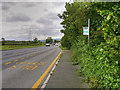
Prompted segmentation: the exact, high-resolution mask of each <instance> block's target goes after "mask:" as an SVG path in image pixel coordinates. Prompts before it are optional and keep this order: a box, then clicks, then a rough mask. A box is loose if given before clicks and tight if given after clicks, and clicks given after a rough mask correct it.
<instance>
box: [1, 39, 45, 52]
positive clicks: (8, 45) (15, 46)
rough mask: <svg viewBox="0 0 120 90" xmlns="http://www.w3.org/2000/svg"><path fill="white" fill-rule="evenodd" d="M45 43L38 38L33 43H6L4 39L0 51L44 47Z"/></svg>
mask: <svg viewBox="0 0 120 90" xmlns="http://www.w3.org/2000/svg"><path fill="white" fill-rule="evenodd" d="M44 45H45V42H41V41H40V40H38V39H37V38H35V39H34V40H33V41H6V40H5V39H4V38H2V42H1V44H0V50H2V51H4V50H14V49H23V48H33V47H40V46H44Z"/></svg>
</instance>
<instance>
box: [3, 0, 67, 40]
mask: <svg viewBox="0 0 120 90" xmlns="http://www.w3.org/2000/svg"><path fill="white" fill-rule="evenodd" d="M63 11H65V2H2V37H4V38H5V39H6V40H29V39H30V38H32V39H33V38H35V37H37V38H38V39H39V40H43V39H46V38H47V37H52V38H61V37H62V36H63V34H61V33H60V30H61V29H62V26H61V25H60V22H61V21H62V20H61V19H59V18H58V16H57V14H58V13H60V14H61V13H62V12H63ZM30 33H31V34H30ZM30 35H31V36H30Z"/></svg>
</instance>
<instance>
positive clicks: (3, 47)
mask: <svg viewBox="0 0 120 90" xmlns="http://www.w3.org/2000/svg"><path fill="white" fill-rule="evenodd" d="M40 46H44V45H0V51H5V50H15V49H23V48H33V47H40Z"/></svg>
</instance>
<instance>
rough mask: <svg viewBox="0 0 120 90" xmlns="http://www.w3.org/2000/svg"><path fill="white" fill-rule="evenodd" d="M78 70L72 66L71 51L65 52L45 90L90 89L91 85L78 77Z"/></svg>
mask: <svg viewBox="0 0 120 90" xmlns="http://www.w3.org/2000/svg"><path fill="white" fill-rule="evenodd" d="M77 70H78V67H77V66H76V65H72V62H71V61H70V51H69V50H64V51H63V53H62V57H61V59H60V61H59V63H58V65H57V66H56V68H55V70H54V72H53V74H52V75H51V77H50V79H49V81H48V83H47V85H46V87H45V90H46V89H50V88H54V89H55V88H86V89H87V88H89V85H88V84H87V83H85V82H84V80H83V79H84V78H83V77H80V76H79V75H78V72H77ZM54 89H53V90H54ZM51 90H52V89H51Z"/></svg>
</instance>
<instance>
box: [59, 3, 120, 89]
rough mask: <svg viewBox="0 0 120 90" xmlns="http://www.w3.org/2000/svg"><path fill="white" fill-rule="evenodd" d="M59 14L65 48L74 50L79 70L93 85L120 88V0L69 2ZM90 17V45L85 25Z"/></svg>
mask: <svg viewBox="0 0 120 90" xmlns="http://www.w3.org/2000/svg"><path fill="white" fill-rule="evenodd" d="M65 8H66V11H64V12H63V13H62V14H58V17H59V18H60V19H62V20H63V21H62V22H61V25H62V26H63V28H64V29H63V30H61V33H64V36H63V37H62V39H61V45H62V47H65V48H68V49H70V50H71V52H72V61H73V62H74V63H75V64H79V65H80V69H79V73H80V75H84V76H85V77H86V81H87V82H88V83H89V85H90V86H91V87H93V88H120V87H119V86H120V76H119V75H120V70H119V68H120V65H119V62H120V61H119V59H120V2H74V3H71V4H70V3H66V5H65ZM88 18H89V19H90V44H89V46H88V36H84V35H83V27H86V26H88Z"/></svg>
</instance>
